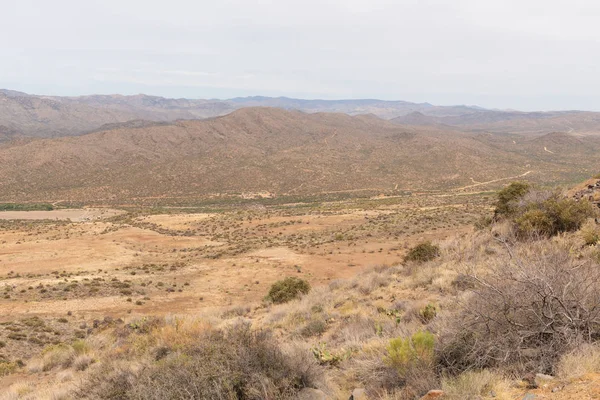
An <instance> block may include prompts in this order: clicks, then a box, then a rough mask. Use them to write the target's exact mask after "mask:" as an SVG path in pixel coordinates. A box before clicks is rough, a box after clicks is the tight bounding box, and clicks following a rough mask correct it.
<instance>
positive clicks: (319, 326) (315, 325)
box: [300, 319, 327, 337]
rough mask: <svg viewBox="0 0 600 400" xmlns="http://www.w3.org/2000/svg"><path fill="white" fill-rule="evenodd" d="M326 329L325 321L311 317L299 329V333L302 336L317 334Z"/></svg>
mask: <svg viewBox="0 0 600 400" xmlns="http://www.w3.org/2000/svg"><path fill="white" fill-rule="evenodd" d="M326 330H327V323H326V322H325V321H323V320H322V319H312V320H310V321H308V322H307V323H306V325H304V326H303V327H302V329H300V335H301V336H303V337H312V336H319V335H321V334H323V333H324V332H325V331H326Z"/></svg>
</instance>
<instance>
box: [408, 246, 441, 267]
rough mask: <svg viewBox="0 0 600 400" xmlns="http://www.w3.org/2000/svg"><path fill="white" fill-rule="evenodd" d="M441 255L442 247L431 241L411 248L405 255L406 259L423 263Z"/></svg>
mask: <svg viewBox="0 0 600 400" xmlns="http://www.w3.org/2000/svg"><path fill="white" fill-rule="evenodd" d="M439 256H440V248H439V247H438V246H437V245H435V244H432V243H431V242H423V243H419V244H418V245H416V246H415V247H413V248H411V249H410V250H409V251H408V253H407V254H406V256H405V257H404V261H415V262H419V263H422V262H426V261H431V260H433V259H435V258H436V257H439Z"/></svg>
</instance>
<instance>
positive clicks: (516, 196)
mask: <svg viewBox="0 0 600 400" xmlns="http://www.w3.org/2000/svg"><path fill="white" fill-rule="evenodd" d="M530 190H531V185H530V184H529V183H527V182H512V183H511V184H509V185H508V186H507V187H505V188H504V189H502V190H500V191H499V192H498V202H497V203H496V209H495V210H494V216H495V217H496V218H498V217H503V216H509V215H511V214H512V213H513V212H514V211H515V209H516V208H517V203H518V201H519V200H520V199H521V198H523V196H525V195H526V194H527V193H529V191H530Z"/></svg>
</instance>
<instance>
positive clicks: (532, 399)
mask: <svg viewBox="0 0 600 400" xmlns="http://www.w3.org/2000/svg"><path fill="white" fill-rule="evenodd" d="M535 399H536V396H535V394H533V393H527V394H526V395H525V397H523V400H535Z"/></svg>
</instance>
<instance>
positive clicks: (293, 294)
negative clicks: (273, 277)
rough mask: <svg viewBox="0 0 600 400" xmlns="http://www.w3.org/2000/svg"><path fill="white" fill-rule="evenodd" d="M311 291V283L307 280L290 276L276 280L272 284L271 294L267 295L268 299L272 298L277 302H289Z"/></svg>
mask: <svg viewBox="0 0 600 400" xmlns="http://www.w3.org/2000/svg"><path fill="white" fill-rule="evenodd" d="M309 291H310V284H309V283H308V282H307V281H305V280H303V279H300V278H295V277H291V276H290V277H287V278H285V279H284V280H281V281H277V282H275V283H274V284H273V285H272V286H271V289H269V294H268V295H267V300H270V301H272V302H273V303H275V304H281V303H287V302H288V301H290V300H293V299H296V298H298V297H300V296H301V295H303V294H306V293H308V292H309Z"/></svg>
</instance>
